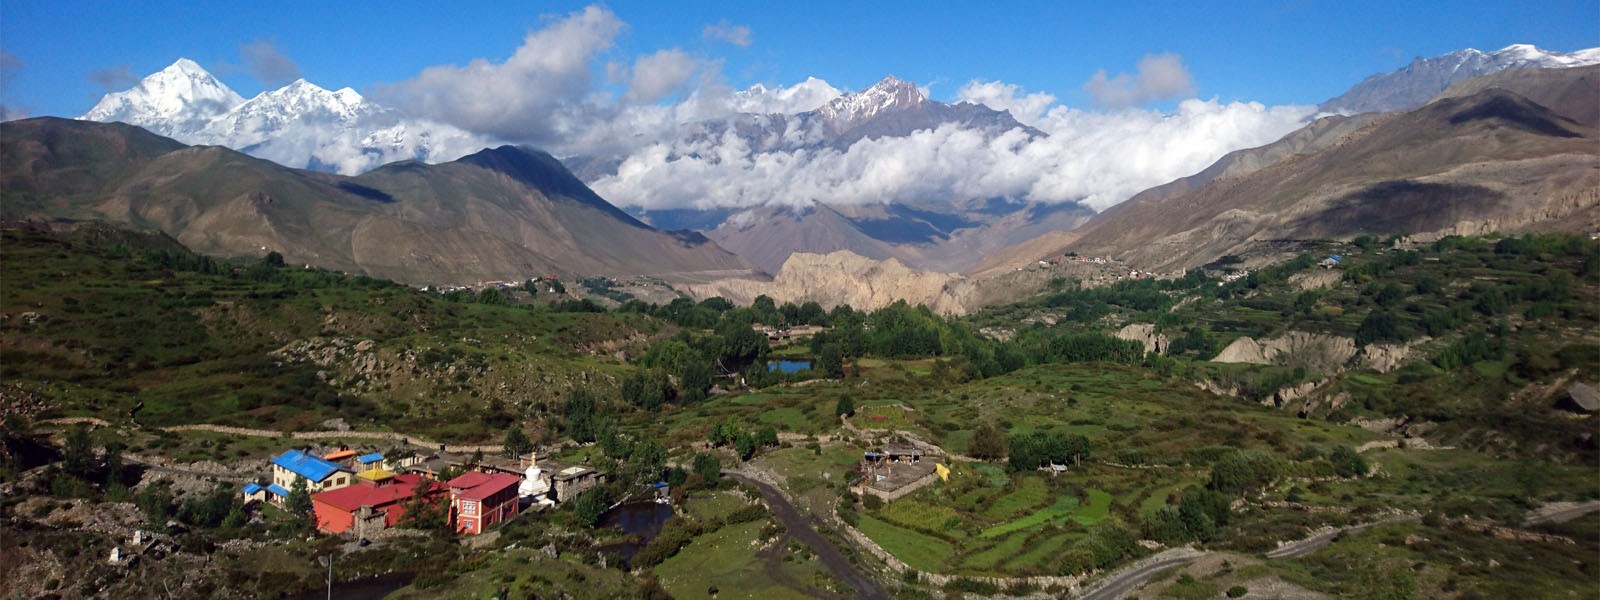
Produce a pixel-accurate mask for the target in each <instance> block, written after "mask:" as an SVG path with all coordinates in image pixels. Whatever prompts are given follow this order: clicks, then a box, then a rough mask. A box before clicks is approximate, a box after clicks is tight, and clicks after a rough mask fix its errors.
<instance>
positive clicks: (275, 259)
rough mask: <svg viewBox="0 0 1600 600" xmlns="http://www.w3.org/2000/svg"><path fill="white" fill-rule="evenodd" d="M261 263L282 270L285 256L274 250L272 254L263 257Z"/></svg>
mask: <svg viewBox="0 0 1600 600" xmlns="http://www.w3.org/2000/svg"><path fill="white" fill-rule="evenodd" d="M261 262H262V264H265V265H267V266H269V267H272V268H275V269H277V268H282V267H283V255H282V254H279V253H278V251H277V250H273V251H272V252H268V253H267V255H266V256H264V257H262V259H261Z"/></svg>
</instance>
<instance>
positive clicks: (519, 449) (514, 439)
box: [503, 425, 533, 458]
mask: <svg viewBox="0 0 1600 600" xmlns="http://www.w3.org/2000/svg"><path fill="white" fill-rule="evenodd" d="M503 446H504V448H503V450H504V453H505V456H506V458H516V457H518V456H521V455H523V454H527V453H529V452H532V451H533V440H530V439H528V434H526V433H523V432H522V427H521V426H520V425H513V426H511V429H510V430H509V431H506V439H505V442H504V444H503Z"/></svg>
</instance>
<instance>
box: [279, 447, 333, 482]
mask: <svg viewBox="0 0 1600 600" xmlns="http://www.w3.org/2000/svg"><path fill="white" fill-rule="evenodd" d="M272 464H274V465H277V466H280V467H283V468H285V469H288V470H289V472H291V473H294V474H295V475H299V476H301V477H304V478H306V479H309V480H311V481H322V480H324V479H327V478H328V476H329V475H332V474H334V473H337V472H339V471H345V472H349V471H350V469H346V468H344V467H341V466H339V465H336V464H334V463H332V462H329V461H328V460H327V459H325V458H322V457H320V456H317V455H315V454H311V453H308V452H306V451H304V450H290V451H288V452H285V453H283V454H280V455H278V457H277V458H274V459H272Z"/></svg>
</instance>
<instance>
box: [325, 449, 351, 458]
mask: <svg viewBox="0 0 1600 600" xmlns="http://www.w3.org/2000/svg"><path fill="white" fill-rule="evenodd" d="M355 455H356V451H355V450H340V451H338V452H329V453H327V454H324V455H322V457H323V458H325V459H328V460H344V459H346V458H350V457H352V456H355Z"/></svg>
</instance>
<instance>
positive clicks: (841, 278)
mask: <svg viewBox="0 0 1600 600" xmlns="http://www.w3.org/2000/svg"><path fill="white" fill-rule="evenodd" d="M685 289H686V290H687V291H688V292H689V294H691V295H693V296H696V297H699V298H709V297H712V296H721V297H723V298H727V299H728V300H730V301H732V302H733V303H734V304H736V305H745V304H749V303H750V302H751V301H752V300H754V299H755V298H756V296H760V295H766V296H768V297H770V298H772V299H773V300H774V301H776V302H778V303H780V304H782V303H784V302H794V303H796V304H798V303H801V302H806V301H814V302H817V303H818V304H821V305H822V306H824V307H829V308H831V307H834V306H838V305H841V304H849V305H850V306H851V307H853V308H856V309H858V310H874V309H878V308H882V307H884V306H888V305H889V304H892V303H894V302H895V301H896V300H905V301H906V302H907V303H910V304H922V305H926V306H927V307H929V308H931V309H933V311H934V312H937V313H941V314H949V315H960V314H966V313H967V311H968V310H969V309H970V307H969V306H967V299H968V298H970V297H971V295H972V290H973V284H972V281H971V280H969V279H967V278H965V277H962V276H960V275H955V274H950V273H928V272H918V271H912V270H911V269H909V268H906V266H905V265H904V264H901V262H900V261H899V260H896V259H893V258H891V259H887V260H873V259H870V258H865V257H862V256H859V255H857V254H855V253H852V252H849V251H846V250H840V251H838V252H832V253H829V254H809V253H804V252H797V253H795V254H794V255H792V256H790V257H789V259H788V260H787V261H784V263H783V268H782V269H780V270H779V271H778V275H777V277H775V278H773V280H772V281H759V280H754V279H721V280H716V281H712V282H710V283H705V284H698V285H689V286H686V287H685Z"/></svg>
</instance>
